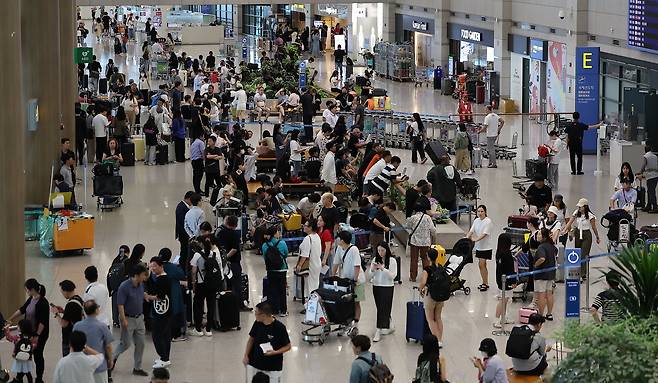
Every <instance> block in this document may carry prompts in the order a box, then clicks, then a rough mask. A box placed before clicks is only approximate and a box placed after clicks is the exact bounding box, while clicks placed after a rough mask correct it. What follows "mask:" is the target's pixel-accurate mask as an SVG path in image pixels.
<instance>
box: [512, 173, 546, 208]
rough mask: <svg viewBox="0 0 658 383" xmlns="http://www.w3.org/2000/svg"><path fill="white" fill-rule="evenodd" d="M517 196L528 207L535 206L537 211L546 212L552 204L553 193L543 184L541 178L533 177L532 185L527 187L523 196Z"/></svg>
mask: <svg viewBox="0 0 658 383" xmlns="http://www.w3.org/2000/svg"><path fill="white" fill-rule="evenodd" d="M519 194H521V196H522V197H523V198H524V199H525V200H526V201H527V202H528V205H529V206H535V207H536V208H537V210H539V211H546V209H548V207H549V206H551V203H552V202H553V192H552V191H551V188H550V187H548V185H546V183H545V182H544V177H543V176H535V178H534V183H533V184H532V185H530V186H529V187H528V190H526V192H525V194H523V193H519Z"/></svg>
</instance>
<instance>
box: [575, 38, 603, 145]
mask: <svg viewBox="0 0 658 383" xmlns="http://www.w3.org/2000/svg"><path fill="white" fill-rule="evenodd" d="M599 53H600V49H599V48H597V47H585V48H576V112H579V113H580V121H581V122H582V123H585V124H588V125H590V124H597V123H599V122H600V119H601V116H600V113H599V101H600V100H599ZM597 138H598V132H597V131H596V129H591V130H590V129H588V130H586V131H585V136H584V137H583V152H584V153H586V154H595V153H596V147H597V142H596V140H597Z"/></svg>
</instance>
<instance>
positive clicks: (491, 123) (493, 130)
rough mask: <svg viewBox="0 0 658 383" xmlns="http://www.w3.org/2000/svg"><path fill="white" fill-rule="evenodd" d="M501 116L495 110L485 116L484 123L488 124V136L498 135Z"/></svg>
mask: <svg viewBox="0 0 658 383" xmlns="http://www.w3.org/2000/svg"><path fill="white" fill-rule="evenodd" d="M499 119H500V117H498V115H497V114H496V113H494V112H491V113H489V114H487V116H486V117H485V118H484V125H486V126H487V137H497V136H498V120H499Z"/></svg>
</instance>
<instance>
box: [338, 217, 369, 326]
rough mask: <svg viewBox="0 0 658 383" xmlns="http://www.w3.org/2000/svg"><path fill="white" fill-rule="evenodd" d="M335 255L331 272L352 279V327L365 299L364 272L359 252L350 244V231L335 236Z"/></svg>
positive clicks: (356, 322) (357, 322) (357, 323)
mask: <svg viewBox="0 0 658 383" xmlns="http://www.w3.org/2000/svg"><path fill="white" fill-rule="evenodd" d="M336 244H337V245H338V246H337V247H336V255H335V256H334V264H333V273H334V275H338V276H340V277H341V278H346V279H350V280H352V281H354V283H355V286H354V296H355V297H354V301H355V304H354V306H355V307H354V328H356V327H357V326H358V325H359V319H360V318H361V302H364V301H365V300H366V289H365V283H366V274H365V270H361V253H360V252H359V249H358V248H357V247H356V246H354V245H352V233H350V232H349V231H345V230H343V231H341V232H339V233H338V236H337V237H336Z"/></svg>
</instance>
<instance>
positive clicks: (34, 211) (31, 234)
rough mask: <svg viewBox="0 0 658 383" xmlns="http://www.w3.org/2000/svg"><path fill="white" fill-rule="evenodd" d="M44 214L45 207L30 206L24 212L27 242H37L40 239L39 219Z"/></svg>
mask: <svg viewBox="0 0 658 383" xmlns="http://www.w3.org/2000/svg"><path fill="white" fill-rule="evenodd" d="M42 214H43V207H41V206H39V205H28V206H25V208H24V210H23V217H24V221H25V240H26V241H36V240H37V239H39V217H40V216H41V215H42Z"/></svg>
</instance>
